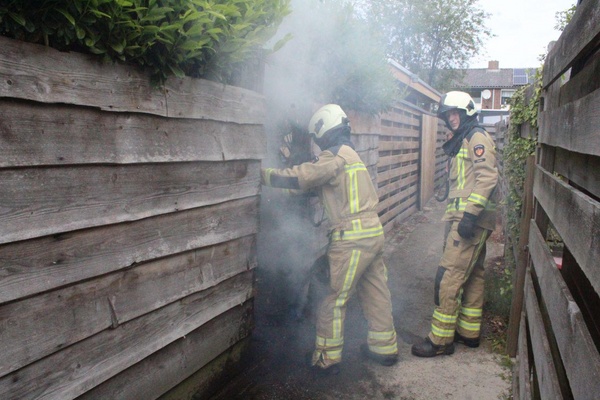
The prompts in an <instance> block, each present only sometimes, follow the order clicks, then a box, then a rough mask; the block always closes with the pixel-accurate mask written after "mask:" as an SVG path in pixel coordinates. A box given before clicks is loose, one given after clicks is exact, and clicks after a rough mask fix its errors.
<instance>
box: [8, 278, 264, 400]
mask: <svg viewBox="0 0 600 400" xmlns="http://www.w3.org/2000/svg"><path fill="white" fill-rule="evenodd" d="M252 280H253V276H252V271H249V272H246V273H244V274H240V275H236V276H235V277H233V278H231V279H228V280H227V281H225V282H223V283H222V284H221V285H219V286H216V287H213V288H211V289H208V290H204V291H202V292H200V293H197V294H194V295H192V296H189V297H186V298H184V299H182V300H180V301H178V302H175V303H172V304H170V305H168V306H166V307H163V308H161V309H160V310H159V311H157V312H153V313H149V314H146V315H144V316H142V317H140V318H136V319H134V320H132V321H131V322H129V323H127V324H123V325H120V326H119V327H117V328H116V329H109V330H104V331H102V332H101V333H98V334H96V335H94V336H92V337H90V338H88V339H86V340H83V341H81V342H78V343H76V344H74V345H72V346H70V347H67V348H65V349H63V350H62V351H61V352H58V353H55V354H53V355H51V356H49V357H46V358H43V359H41V360H39V361H37V362H35V363H33V364H30V365H28V366H27V367H25V368H21V369H20V370H18V371H16V372H13V373H11V374H8V375H6V376H4V377H2V378H0V398H5V399H34V398H35V399H40V400H42V399H44V400H46V399H56V400H64V399H72V398H75V397H77V396H79V395H81V394H83V393H85V392H87V391H88V390H90V389H91V388H93V387H95V386H97V385H99V384H100V383H102V382H104V381H106V380H107V379H109V378H111V377H113V376H115V375H117V374H118V373H120V372H121V371H124V370H125V369H127V368H129V367H131V366H133V365H135V364H137V363H138V362H140V361H141V360H143V359H144V358H146V357H148V356H150V355H151V354H153V353H155V352H156V351H158V350H160V349H162V348H164V347H165V346H167V345H169V344H170V343H173V342H174V341H176V340H178V339H180V338H182V337H184V336H185V335H187V334H188V333H190V332H192V331H194V330H195V329H197V328H199V327H200V326H202V325H204V324H205V323H207V322H208V321H210V320H211V319H213V318H215V317H217V316H218V315H221V314H222V313H224V312H226V311H228V310H230V309H231V308H233V307H236V306H238V305H240V304H243V303H244V302H246V301H247V300H248V299H250V298H251V296H252V292H253V290H252Z"/></svg>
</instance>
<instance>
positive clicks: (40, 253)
mask: <svg viewBox="0 0 600 400" xmlns="http://www.w3.org/2000/svg"><path fill="white" fill-rule="evenodd" d="M257 229H258V198H257V197H251V198H245V199H241V200H235V201H230V202H226V203H221V204H217V205H214V206H208V207H202V208H197V209H192V210H188V211H185V212H178V213H172V214H165V215H161V216H158V217H152V218H146V219H143V220H140V221H135V222H130V223H123V224H118V225H110V226H106V227H100V228H94V229H87V230H81V231H75V232H68V233H65V234H59V235H53V236H46V237H43V238H39V239H32V240H27V241H22V242H15V243H9V244H5V245H2V246H0V277H2V279H1V280H0V303H4V302H7V301H11V300H16V299H19V298H21V297H24V296H29V295H32V294H36V293H41V292H43V291H46V290H51V289H54V288H57V287H60V286H64V285H68V284H71V283H74V282H78V281H81V280H84V279H89V278H93V277H95V276H99V275H102V274H105V273H109V272H114V271H118V270H120V269H123V268H127V267H132V266H134V265H136V264H138V263H141V262H145V261H150V260H154V259H157V258H160V257H166V256H169V255H172V254H177V253H181V252H184V251H189V250H193V249H195V248H199V247H204V246H210V245H214V244H217V243H221V242H225V241H228V240H233V239H236V238H239V237H243V236H247V235H252V234H255V233H256V231H257Z"/></svg>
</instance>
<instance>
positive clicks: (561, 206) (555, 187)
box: [533, 166, 600, 293]
mask: <svg viewBox="0 0 600 400" xmlns="http://www.w3.org/2000/svg"><path fill="white" fill-rule="evenodd" d="M533 190H534V195H535V197H536V199H537V200H538V202H539V203H540V205H541V206H542V207H543V208H544V210H545V211H546V213H547V214H548V217H549V218H550V220H551V221H552V223H553V225H554V227H555V228H556V230H557V232H558V234H559V235H560V236H561V237H562V239H563V240H564V242H565V244H566V245H567V246H568V247H569V250H570V251H571V253H572V254H573V256H574V257H575V259H576V260H577V263H578V264H579V266H580V267H581V269H582V271H583V272H584V273H585V274H586V275H587V278H588V279H589V280H590V283H591V284H592V286H593V287H594V289H595V290H596V293H600V264H598V260H600V246H598V245H597V244H596V242H597V239H598V232H600V203H599V202H597V201H595V200H593V199H592V198H590V197H588V196H586V195H585V194H584V193H582V192H580V191H578V190H576V189H574V188H573V187H571V186H569V185H567V184H566V183H564V182H562V181H561V180H559V179H557V178H556V177H554V176H553V175H552V174H550V173H549V172H548V171H546V170H544V169H543V168H542V167H541V166H538V167H537V170H536V174H535V182H534V187H533ZM567 210H568V212H567Z"/></svg>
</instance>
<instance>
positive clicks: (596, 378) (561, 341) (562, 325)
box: [529, 222, 600, 399]
mask: <svg viewBox="0 0 600 400" xmlns="http://www.w3.org/2000/svg"><path fill="white" fill-rule="evenodd" d="M529 239H530V240H529V248H530V252H531V258H532V260H533V266H534V268H535V272H536V276H537V278H538V282H539V285H540V290H541V291H542V293H544V299H543V301H544V303H545V306H546V309H547V310H548V317H549V318H550V321H551V323H552V332H553V333H554V337H555V338H556V342H557V345H558V348H559V350H560V355H561V359H562V363H563V365H564V367H565V370H566V373H567V376H568V378H569V386H570V387H571V392H572V393H573V398H575V399H588V398H589V394H590V393H600V354H598V350H597V348H596V345H595V344H594V341H593V340H592V337H591V336H590V333H589V331H588V329H587V327H586V323H585V321H584V319H583V316H582V314H581V311H580V309H579V307H578V306H577V303H575V301H574V300H573V297H572V296H571V293H570V292H569V289H568V288H567V285H566V283H565V281H564V280H563V278H562V276H561V274H560V272H559V271H558V269H557V267H556V264H555V262H554V258H553V257H552V254H551V253H550V249H549V247H548V246H547V245H546V241H545V240H544V238H543V236H542V234H541V232H540V231H539V230H538V229H537V226H536V225H535V223H533V222H532V223H531V227H530V235H529Z"/></svg>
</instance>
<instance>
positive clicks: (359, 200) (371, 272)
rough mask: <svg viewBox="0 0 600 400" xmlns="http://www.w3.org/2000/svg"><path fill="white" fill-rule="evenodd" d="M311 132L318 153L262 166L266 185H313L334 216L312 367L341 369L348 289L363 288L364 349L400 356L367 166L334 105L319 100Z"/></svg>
mask: <svg viewBox="0 0 600 400" xmlns="http://www.w3.org/2000/svg"><path fill="white" fill-rule="evenodd" d="M308 131H309V133H310V135H311V136H312V137H313V139H314V141H315V143H316V144H317V145H318V146H319V147H320V148H321V150H322V152H321V153H320V154H319V156H318V157H316V158H315V159H314V160H312V161H310V162H305V163H303V164H300V165H297V166H294V167H292V168H286V169H272V168H267V169H263V170H262V183H263V184H264V185H267V186H272V187H278V188H285V189H295V190H302V191H309V190H314V191H316V192H317V193H318V195H319V198H320V200H321V202H322V203H323V205H324V207H325V210H326V212H327V217H328V218H329V220H330V221H331V226H332V230H331V231H330V234H329V238H330V242H329V247H328V251H327V257H328V261H329V275H330V287H329V289H328V290H329V292H328V293H327V295H326V296H325V298H324V299H323V301H322V302H321V304H320V306H319V309H318V314H317V322H316V325H317V326H316V331H317V332H316V333H317V338H316V344H315V351H314V352H313V353H312V357H311V362H310V364H311V366H312V368H314V369H315V370H316V371H318V372H322V373H326V374H336V373H338V372H339V366H338V364H339V363H340V362H341V360H342V348H343V345H344V318H345V314H346V305H347V302H348V299H349V298H350V296H352V295H353V294H354V292H358V296H359V300H360V303H361V305H362V309H363V312H364V314H365V317H366V319H367V321H368V323H369V332H368V337H367V344H366V345H363V348H362V350H363V352H364V353H365V354H366V355H367V356H368V357H370V358H371V359H373V360H375V361H377V362H379V363H380V364H383V365H392V364H394V363H396V361H397V360H398V344H397V339H396V331H395V329H394V321H393V318H392V303H391V298H390V291H389V289H388V286H387V270H386V267H385V265H384V263H383V259H382V256H383V244H384V234H383V227H382V225H381V222H380V220H379V216H378V215H377V212H376V207H377V203H378V201H379V200H378V197H377V193H376V191H375V188H374V186H373V183H372V182H371V178H370V176H369V173H368V171H367V168H366V167H365V165H364V164H363V162H362V161H361V159H360V158H359V156H358V154H357V153H356V151H354V145H353V144H352V142H351V141H350V123H349V121H348V118H347V116H346V114H345V113H344V111H343V110H342V109H341V108H340V107H339V106H338V105H335V104H328V105H326V106H323V107H321V108H320V109H319V110H318V111H317V112H316V113H315V114H314V115H313V117H312V118H311V120H310V123H309V127H308Z"/></svg>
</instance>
